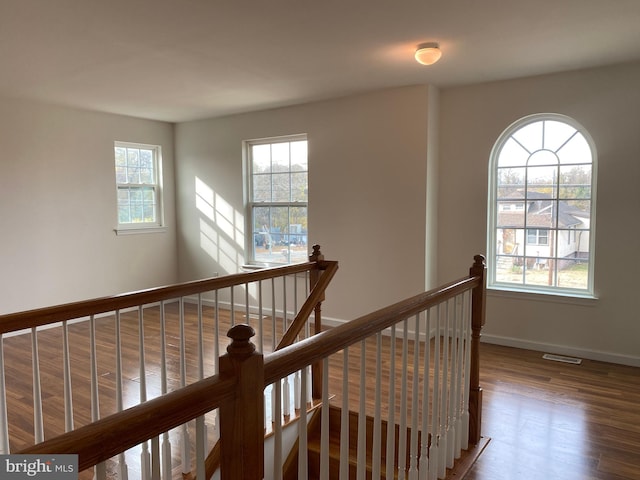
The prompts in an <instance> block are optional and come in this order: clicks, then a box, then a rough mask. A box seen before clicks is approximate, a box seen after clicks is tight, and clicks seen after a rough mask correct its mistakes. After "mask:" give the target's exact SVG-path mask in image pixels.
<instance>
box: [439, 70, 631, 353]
mask: <svg viewBox="0 0 640 480" xmlns="http://www.w3.org/2000/svg"><path fill="white" fill-rule="evenodd" d="M639 85H640V64H639V63H636V64H629V65H620V66H613V67H608V68H600V69H593V70H585V71H579V72H570V73H563V74H556V75H548V76H540V77H532V78H525V79H520V80H513V81H505V82H496V83H488V84H482V85H473V86H466V87H457V88H448V89H445V90H442V91H441V97H440V100H441V117H440V120H441V123H440V128H441V137H440V140H441V144H440V153H441V155H440V175H439V185H440V195H439V212H438V213H439V237H438V243H439V256H438V257H439V268H438V273H439V281H446V280H450V279H452V278H455V277H457V276H458V273H459V272H460V271H461V269H464V268H466V267H467V266H468V264H469V258H470V257H471V256H472V255H473V254H474V253H479V252H485V250H486V220H487V208H486V203H487V178H488V177H487V174H488V172H487V168H488V161H489V154H490V152H491V148H492V147H493V144H494V142H495V141H496V139H497V138H498V136H499V135H500V134H501V133H502V131H503V130H505V129H506V128H507V127H508V126H509V125H510V124H511V123H512V122H514V121H515V120H517V119H519V118H521V117H523V116H525V115H528V114H532V113H539V112H553V113H561V114H565V115H568V116H570V117H572V118H574V119H575V120H577V121H578V122H579V123H581V124H582V125H583V126H584V127H585V128H586V129H587V130H588V131H589V133H590V134H591V135H592V137H593V139H594V141H595V144H596V148H597V153H598V169H599V171H598V192H597V204H596V210H597V212H596V221H597V227H596V228H597V234H596V250H595V259H596V263H595V290H596V294H597V296H598V300H596V301H592V302H589V301H586V302H580V301H577V302H573V303H567V302H558V301H554V299H553V297H540V296H534V295H506V294H504V295H497V294H493V295H490V296H489V297H488V300H487V326H486V329H485V339H487V340H489V341H495V342H500V343H506V344H512V345H517V346H523V347H533V348H538V349H542V350H548V351H554V350H555V351H556V352H559V353H568V354H576V355H584V356H585V357H591V358H599V359H604V360H612V361H619V362H623V363H631V364H636V365H640V342H639V341H638V339H640V313H639V311H638V307H637V301H636V298H637V295H638V280H637V273H636V261H635V260H636V258H637V255H638V247H640V243H639V241H638V238H640V196H639V195H638V183H639V182H640V160H639V159H640V87H639Z"/></svg>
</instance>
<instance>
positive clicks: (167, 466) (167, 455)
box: [160, 301, 172, 480]
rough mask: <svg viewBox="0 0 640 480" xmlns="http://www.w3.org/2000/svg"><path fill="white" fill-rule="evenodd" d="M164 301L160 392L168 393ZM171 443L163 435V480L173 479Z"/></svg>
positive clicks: (162, 304)
mask: <svg viewBox="0 0 640 480" xmlns="http://www.w3.org/2000/svg"><path fill="white" fill-rule="evenodd" d="M166 331H167V326H166V317H165V304H164V301H162V302H160V392H161V394H162V395H165V394H166V393H167V337H166V335H167V334H166ZM171 475H172V472H171V441H170V440H169V432H164V433H163V434H162V478H164V479H165V480H170V479H171Z"/></svg>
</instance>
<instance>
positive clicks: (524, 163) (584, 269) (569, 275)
mask: <svg viewBox="0 0 640 480" xmlns="http://www.w3.org/2000/svg"><path fill="white" fill-rule="evenodd" d="M595 165H596V163H595V148H594V147H593V142H592V141H591V139H590V137H589V135H588V133H587V132H586V131H585V130H584V129H583V128H582V127H581V126H579V125H578V124H577V123H576V122H574V121H573V120H572V119H569V118H567V117H564V116H561V115H551V114H548V115H536V116H531V117H527V118H524V119H522V120H520V121H519V122H516V123H515V124H514V125H512V126H511V127H510V128H509V129H507V130H506V131H505V132H504V133H503V135H502V136H501V137H500V138H499V140H498V142H496V145H495V147H494V150H493V152H492V156H491V162H490V177H489V178H490V186H489V192H490V199H489V228H488V232H489V235H488V239H489V240H488V251H489V252H494V256H493V258H489V262H488V267H489V269H488V284H489V287H491V288H498V289H507V290H522V291H545V292H553V293H561V294H567V295H593V245H594V243H593V242H594V230H593V226H594V213H595V211H594V210H595V209H594V205H595V198H594V193H595Z"/></svg>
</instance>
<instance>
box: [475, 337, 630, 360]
mask: <svg viewBox="0 0 640 480" xmlns="http://www.w3.org/2000/svg"><path fill="white" fill-rule="evenodd" d="M481 341H482V342H484V343H490V344H494V345H503V346H505V347H514V348H522V349H525V350H535V351H537V352H545V353H554V354H556V355H567V356H571V357H580V358H587V359H589V360H596V361H599V362H607V363H617V364H620V365H629V366H631V367H640V357H637V356H633V355H623V354H619V353H613V352H603V351H601V350H591V349H587V348H577V347H570V346H568V345H556V344H552V343H543V342H533V341H530V340H522V339H519V338H511V337H503V336H500V335H490V334H485V333H483V334H482V337H481Z"/></svg>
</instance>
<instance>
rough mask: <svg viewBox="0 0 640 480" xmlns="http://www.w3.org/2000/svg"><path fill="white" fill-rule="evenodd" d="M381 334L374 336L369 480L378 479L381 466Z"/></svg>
mask: <svg viewBox="0 0 640 480" xmlns="http://www.w3.org/2000/svg"><path fill="white" fill-rule="evenodd" d="M381 390H382V333H381V332H378V334H377V335H376V386H375V393H374V395H375V398H374V407H373V449H372V452H371V480H379V479H380V474H381V472H380V466H381V464H382V454H381V449H382V413H381V412H382V401H381V396H382V393H381Z"/></svg>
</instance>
